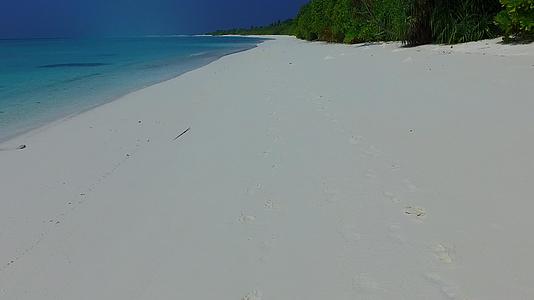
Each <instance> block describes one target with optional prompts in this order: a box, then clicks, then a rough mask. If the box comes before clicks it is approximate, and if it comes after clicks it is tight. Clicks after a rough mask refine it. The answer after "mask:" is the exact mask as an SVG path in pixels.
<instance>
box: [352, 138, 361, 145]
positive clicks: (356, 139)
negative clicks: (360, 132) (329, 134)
mask: <svg viewBox="0 0 534 300" xmlns="http://www.w3.org/2000/svg"><path fill="white" fill-rule="evenodd" d="M361 139H362V137H361V136H351V137H350V138H349V144H351V145H357V144H358V143H359V142H360V140H361Z"/></svg>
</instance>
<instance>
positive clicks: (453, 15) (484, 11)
mask: <svg viewBox="0 0 534 300" xmlns="http://www.w3.org/2000/svg"><path fill="white" fill-rule="evenodd" d="M500 9H501V6H500V4H499V1H498V0H413V1H412V3H411V5H410V7H409V17H408V20H407V23H408V30H407V32H406V36H405V38H404V39H403V40H405V41H406V43H407V44H409V45H419V44H425V43H430V42H434V43H440V44H454V43H464V42H469V41H476V40H480V39H486V38H494V37H496V36H498V34H499V30H498V28H497V26H495V24H494V21H493V20H494V17H495V15H496V14H497V13H498V12H499V10H500Z"/></svg>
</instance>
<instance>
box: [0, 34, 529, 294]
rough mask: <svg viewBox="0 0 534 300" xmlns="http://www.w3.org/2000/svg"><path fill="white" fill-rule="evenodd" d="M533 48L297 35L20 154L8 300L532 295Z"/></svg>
mask: <svg viewBox="0 0 534 300" xmlns="http://www.w3.org/2000/svg"><path fill="white" fill-rule="evenodd" d="M486 43H487V44H488V45H486ZM520 46H521V48H510V47H514V46H502V45H496V42H495V41H483V42H478V43H474V44H470V45H460V46H455V47H454V48H453V49H450V47H446V46H424V47H418V48H411V49H403V48H402V49H401V48H399V47H398V44H380V45H367V46H366V45H353V46H345V45H328V44H323V43H308V42H303V41H298V40H296V39H293V38H289V37H279V38H277V39H276V40H271V41H267V42H265V43H264V44H262V45H260V46H259V47H258V48H256V49H253V50H250V51H247V52H243V53H239V54H236V55H231V56H227V57H224V58H222V59H220V60H219V61H216V62H214V63H212V64H210V65H208V66H205V67H203V68H201V69H198V70H195V71H193V72H190V73H188V74H185V75H183V76H181V77H178V78H176V79H173V80H170V81H167V82H164V83H161V84H158V85H155V86H152V87H149V88H146V89H143V90H140V91H138V92H135V93H132V94H130V95H127V96H125V97H123V98H121V99H119V100H117V101H114V102H112V103H109V104H106V105H104V106H101V107H98V108H96V109H93V110H91V111H88V112H86V113H83V114H81V115H78V116H75V117H73V118H70V119H67V120H62V121H58V122H56V123H53V124H51V125H49V126H46V127H44V128H41V129H39V130H36V131H33V132H30V133H28V134H25V135H23V136H20V137H18V138H16V139H13V140H10V141H8V142H6V143H4V144H2V145H0V148H2V149H13V148H14V147H17V146H19V145H21V144H25V145H27V148H26V149H23V150H18V151H17V150H11V151H1V152H0V299H9V300H11V299H54V300H57V299H236V300H239V299H242V300H260V299H262V300H267V299H395V300H398V299H410V300H413V299H461V300H463V299H483V300H489V299H499V300H500V299H534V284H533V283H534V271H533V270H534V258H533V257H532V253H533V252H534V238H533V237H532V228H533V226H534V218H533V217H532V213H533V210H534V198H533V195H534V192H533V189H532V188H533V183H534V156H533V153H534V116H533V112H534V101H533V99H534V98H533V96H532V84H533V82H534V58H533V55H532V53H534V46H532V45H528V46H524V45H520ZM484 47H489V48H484ZM499 49H501V50H499ZM492 51H493V52H492ZM486 54H487V55H486ZM187 128H191V129H190V130H189V131H188V132H186V133H185V134H184V135H182V136H181V137H180V138H178V139H176V140H174V138H175V137H177V136H178V135H179V134H180V133H182V132H183V131H185V130H186V129H187Z"/></svg>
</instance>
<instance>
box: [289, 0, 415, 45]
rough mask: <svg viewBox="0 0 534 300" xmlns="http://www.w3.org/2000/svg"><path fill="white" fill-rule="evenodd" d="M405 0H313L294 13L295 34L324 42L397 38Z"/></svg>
mask: <svg viewBox="0 0 534 300" xmlns="http://www.w3.org/2000/svg"><path fill="white" fill-rule="evenodd" d="M405 1H407V0H312V1H311V2H310V3H308V4H307V5H305V6H304V7H303V8H302V9H301V11H300V13H299V15H298V16H297V24H296V34H297V37H299V38H302V39H306V40H322V41H327V42H344V43H356V42H368V41H384V40H399V39H401V37H402V35H403V34H404V32H405V29H404V27H405V24H406V22H405V19H406V15H405V9H404V3H405Z"/></svg>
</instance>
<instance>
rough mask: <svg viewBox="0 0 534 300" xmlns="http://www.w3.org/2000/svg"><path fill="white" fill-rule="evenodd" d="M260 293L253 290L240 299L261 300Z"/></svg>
mask: <svg viewBox="0 0 534 300" xmlns="http://www.w3.org/2000/svg"><path fill="white" fill-rule="evenodd" d="M261 298H262V293H261V292H260V291H257V290H254V291H252V292H250V293H248V294H247V295H246V296H244V297H243V298H241V300H261Z"/></svg>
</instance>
